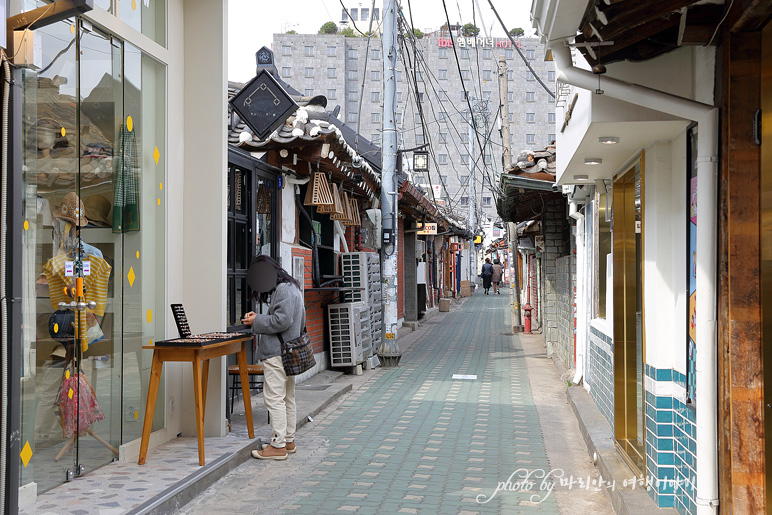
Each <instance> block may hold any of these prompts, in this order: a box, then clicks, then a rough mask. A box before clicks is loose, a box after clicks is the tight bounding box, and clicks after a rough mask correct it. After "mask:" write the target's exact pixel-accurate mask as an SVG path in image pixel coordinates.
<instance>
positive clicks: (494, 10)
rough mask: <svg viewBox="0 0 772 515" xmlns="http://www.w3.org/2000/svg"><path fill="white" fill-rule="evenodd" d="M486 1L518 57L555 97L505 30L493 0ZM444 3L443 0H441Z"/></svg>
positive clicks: (551, 94)
mask: <svg viewBox="0 0 772 515" xmlns="http://www.w3.org/2000/svg"><path fill="white" fill-rule="evenodd" d="M488 3H489V4H490V6H491V10H492V11H493V14H495V15H496V19H498V20H499V23H500V24H501V28H502V29H504V32H505V33H506V35H507V37H508V38H509V40H510V41H511V42H512V46H513V47H515V50H517V53H518V54H520V57H521V58H522V59H523V62H525V65H526V66H527V67H528V70H530V72H531V73H532V74H533V76H534V77H535V78H536V80H537V81H539V84H541V86H542V87H543V88H544V90H545V91H546V92H547V93H548V94H549V96H551V97H552V98H555V93H553V92H552V90H551V89H550V88H548V87H547V85H546V84H544V81H542V80H541V78H540V77H539V76H538V75H537V74H536V72H535V71H534V69H533V68H531V63H529V62H528V59H526V57H525V56H524V55H523V52H522V51H521V50H520V47H519V46H518V44H517V43H515V40H514V39H513V38H512V34H510V33H509V31H508V30H507V27H506V25H504V22H503V21H501V16H499V13H498V11H496V8H495V7H493V0H488ZM443 4H444V1H443Z"/></svg>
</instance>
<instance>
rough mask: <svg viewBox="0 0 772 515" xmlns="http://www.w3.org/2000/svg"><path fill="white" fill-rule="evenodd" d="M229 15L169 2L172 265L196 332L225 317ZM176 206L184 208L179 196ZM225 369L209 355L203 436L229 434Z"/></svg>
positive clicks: (188, 422) (186, 419)
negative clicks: (177, 188)
mask: <svg viewBox="0 0 772 515" xmlns="http://www.w3.org/2000/svg"><path fill="white" fill-rule="evenodd" d="M172 6H173V10H172ZM227 14H228V2H227V1H223V2H211V1H207V0H184V2H183V1H181V0H176V1H173V2H170V16H169V18H170V22H169V28H170V38H169V41H170V42H172V41H175V43H174V46H175V47H174V51H173V55H172V59H171V62H172V63H179V62H182V63H184V64H183V69H182V70H179V69H177V68H176V67H177V66H179V65H178V64H175V65H174V66H175V75H174V77H173V80H170V83H169V99H170V100H171V99H175V97H179V96H182V97H183V99H182V102H181V105H180V104H177V103H175V106H174V107H175V110H174V111H172V110H170V116H169V132H170V133H180V134H177V138H182V141H178V142H177V145H176V146H175V150H176V151H175V152H174V154H175V155H176V156H177V157H180V156H181V157H182V159H179V160H171V159H170V163H169V168H170V174H175V176H179V175H181V176H182V185H183V191H184V196H183V197H182V202H181V205H182V213H183V220H182V227H181V228H182V235H183V239H182V242H181V246H180V247H178V248H181V249H182V256H181V259H180V260H173V259H171V256H170V260H169V263H168V267H169V270H172V269H175V268H180V263H181V264H182V267H181V268H182V274H183V277H184V281H185V282H184V284H182V300H183V303H184V304H185V311H186V313H187V315H188V319H189V320H190V323H191V326H192V329H193V331H194V332H206V331H222V330H224V329H225V326H226V323H227V322H226V320H227V318H226V314H225V310H226V280H225V274H226V269H227V262H226V239H227V230H226V209H227V207H226V206H227V203H226V195H227V163H228V148H227V143H226V140H225V137H224V136H225V134H226V128H227V127H226V119H227V111H226V106H227V91H226V88H225V85H226V84H227V55H228V48H227V37H226V33H227V20H228V16H227ZM179 19H181V20H182V21H183V23H182V34H181V35H180V34H179V33H178V32H177V30H179V29H176V28H175V29H173V27H176V26H177V25H178V20H179ZM171 30H175V33H171ZM180 36H181V37H180ZM180 43H184V44H180ZM175 102H178V101H177V100H176V99H175ZM170 107H171V106H170ZM180 148H181V150H180ZM170 155H171V154H170ZM172 170H173V171H172ZM173 194H174V192H170V195H173ZM176 206H177V207H178V208H179V200H177V204H176ZM170 208H171V206H170ZM178 245H179V242H178ZM178 292H179V290H177V291H176V292H175V293H178ZM183 372H184V381H183V385H184V390H183V392H184V394H183V403H182V408H183V414H182V432H183V433H184V434H186V435H195V434H196V426H195V417H194V413H195V410H194V404H193V399H192V397H193V396H192V391H193V387H192V384H193V383H192V367H190V365H183ZM226 375H227V374H226V370H225V360H224V359H223V358H220V359H216V360H212V361H211V363H210V367H209V391H208V396H207V401H206V408H207V409H206V419H205V421H204V432H205V435H206V436H224V435H225V434H226V427H225V383H226ZM167 383H169V380H167Z"/></svg>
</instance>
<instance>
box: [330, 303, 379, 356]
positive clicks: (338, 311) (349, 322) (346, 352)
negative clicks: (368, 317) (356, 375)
mask: <svg viewBox="0 0 772 515" xmlns="http://www.w3.org/2000/svg"><path fill="white" fill-rule="evenodd" d="M363 309H367V310H369V308H368V307H367V306H363V305H362V304H360V303H358V302H344V303H341V304H329V305H328V306H327V317H328V321H329V332H330V366H332V367H353V366H356V365H358V364H359V363H362V362H363V361H364V360H365V356H364V350H363V348H362V343H363V334H362V332H363V328H362V310H363ZM368 328H369V324H368ZM367 346H368V347H370V346H371V344H370V341H369V338H368V341H367Z"/></svg>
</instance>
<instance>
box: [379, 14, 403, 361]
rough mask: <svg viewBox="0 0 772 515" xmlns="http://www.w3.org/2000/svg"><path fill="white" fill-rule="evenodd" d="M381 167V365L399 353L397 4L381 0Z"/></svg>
mask: <svg viewBox="0 0 772 515" xmlns="http://www.w3.org/2000/svg"><path fill="white" fill-rule="evenodd" d="M381 12H382V14H383V36H382V37H381V42H382V45H383V116H382V117H381V118H382V120H383V149H382V154H381V155H382V156H383V168H382V171H381V213H382V220H383V231H382V234H383V245H382V246H381V291H382V292H383V339H382V340H381V346H380V348H379V349H378V358H379V359H380V361H381V364H382V365H383V366H386V367H388V366H397V365H398V364H399V360H400V358H401V357H402V353H401V352H400V351H399V344H398V343H397V252H398V251H399V252H401V249H399V248H398V245H397V244H398V242H399V238H398V235H397V232H398V230H399V225H398V223H397V213H398V208H397V185H396V177H397V174H396V168H397V124H396V121H395V113H396V111H397V84H396V69H397V5H396V0H383V10H382V11H381Z"/></svg>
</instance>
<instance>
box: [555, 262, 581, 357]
mask: <svg viewBox="0 0 772 515" xmlns="http://www.w3.org/2000/svg"><path fill="white" fill-rule="evenodd" d="M575 276H576V258H575V257H574V256H563V257H561V258H559V259H558V260H557V277H558V280H557V302H556V303H557V331H556V333H557V334H556V335H554V336H555V341H554V344H553V352H554V353H555V354H557V357H558V359H559V360H560V362H561V363H563V365H565V366H566V368H572V367H573V366H574V311H575V309H574V284H576V282H575Z"/></svg>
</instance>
